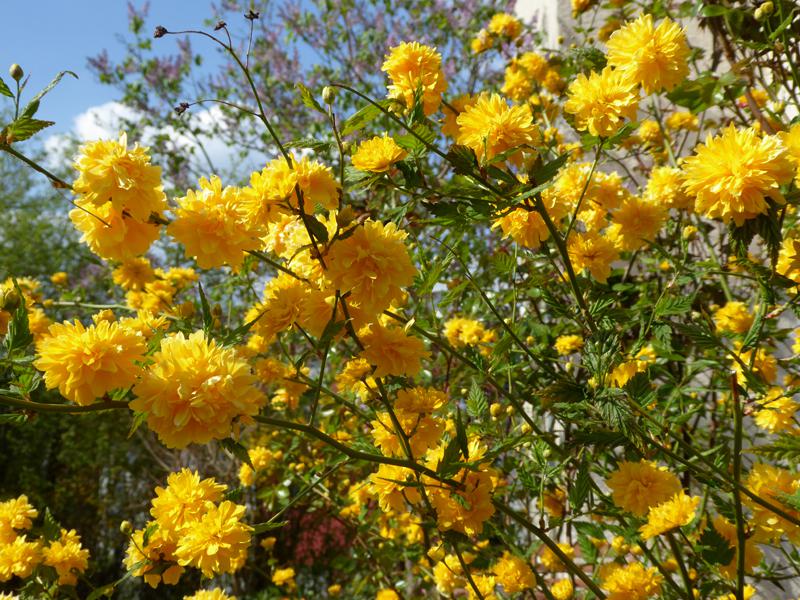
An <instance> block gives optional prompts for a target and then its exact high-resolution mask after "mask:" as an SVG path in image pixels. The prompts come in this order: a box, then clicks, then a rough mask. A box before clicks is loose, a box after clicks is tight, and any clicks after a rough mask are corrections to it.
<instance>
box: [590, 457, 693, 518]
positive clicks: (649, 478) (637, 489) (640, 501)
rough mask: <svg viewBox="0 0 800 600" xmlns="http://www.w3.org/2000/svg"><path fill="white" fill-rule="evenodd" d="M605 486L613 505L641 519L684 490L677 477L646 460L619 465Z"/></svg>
mask: <svg viewBox="0 0 800 600" xmlns="http://www.w3.org/2000/svg"><path fill="white" fill-rule="evenodd" d="M606 484H607V485H608V487H609V488H611V498H612V500H613V501H614V504H615V505H617V506H618V507H619V508H621V509H623V510H627V511H628V512H632V513H633V514H635V515H636V516H639V517H641V516H644V515H645V514H647V511H648V510H649V509H650V508H651V507H653V506H656V505H657V504H661V503H662V502H666V501H667V500H669V499H670V498H671V497H673V496H674V495H675V494H677V493H678V492H680V490H681V482H680V481H679V480H678V478H677V477H676V476H675V475H673V474H672V473H670V472H669V471H667V470H666V469H664V468H660V467H657V466H656V464H655V463H653V462H650V461H646V460H642V461H639V462H638V463H634V462H628V461H623V462H621V463H619V465H618V467H617V470H616V471H614V472H613V473H611V475H610V476H609V477H608V479H607V480H606Z"/></svg>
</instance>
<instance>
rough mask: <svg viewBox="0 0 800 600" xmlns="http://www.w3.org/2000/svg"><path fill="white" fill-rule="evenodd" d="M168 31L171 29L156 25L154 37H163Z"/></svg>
mask: <svg viewBox="0 0 800 600" xmlns="http://www.w3.org/2000/svg"><path fill="white" fill-rule="evenodd" d="M168 33H169V31H167V28H166V27H162V26H161V25H159V26H157V27H156V30H155V32H154V33H153V37H154V38H156V39H158V38H162V37H164V36H165V35H167V34H168Z"/></svg>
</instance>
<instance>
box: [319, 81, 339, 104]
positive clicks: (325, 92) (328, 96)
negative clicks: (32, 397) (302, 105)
mask: <svg viewBox="0 0 800 600" xmlns="http://www.w3.org/2000/svg"><path fill="white" fill-rule="evenodd" d="M334 100H336V88H335V87H331V86H329V85H326V86H325V87H324V88H322V101H323V102H324V103H325V104H333V101H334Z"/></svg>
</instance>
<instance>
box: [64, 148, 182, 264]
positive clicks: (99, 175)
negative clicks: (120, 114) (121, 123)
mask: <svg viewBox="0 0 800 600" xmlns="http://www.w3.org/2000/svg"><path fill="white" fill-rule="evenodd" d="M74 167H75V169H76V170H77V171H78V173H79V176H78V178H77V179H76V180H75V181H74V182H73V184H72V189H73V191H74V192H75V193H76V194H78V195H79V199H78V200H77V201H76V202H75V206H76V208H75V209H73V210H72V211H71V212H70V218H71V219H72V221H73V223H74V224H75V226H76V227H77V228H78V230H79V231H80V232H81V233H82V234H83V236H82V238H81V240H82V241H84V242H86V243H87V245H88V246H89V248H91V250H92V251H93V252H94V253H96V254H97V255H98V256H100V257H102V258H106V259H111V260H125V259H126V258H132V257H134V256H136V255H139V254H143V253H144V252H146V251H147V249H148V248H149V247H150V244H152V243H153V242H154V241H155V240H156V239H157V238H158V225H157V224H155V222H151V221H150V219H151V215H153V214H154V215H155V216H156V217H158V216H159V214H160V213H161V212H163V211H164V210H166V208H167V204H166V197H165V196H164V191H163V186H162V184H161V168H160V167H156V166H153V165H151V164H150V155H149V154H148V149H147V148H143V147H140V146H139V145H138V144H136V145H134V147H133V148H131V149H129V148H128V138H127V134H124V133H123V134H121V135H120V137H119V140H118V141H114V140H100V141H96V142H91V143H88V144H85V145H83V146H81V148H80V150H79V156H78V159H77V161H76V162H75V165H74Z"/></svg>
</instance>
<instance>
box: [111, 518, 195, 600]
mask: <svg viewBox="0 0 800 600" xmlns="http://www.w3.org/2000/svg"><path fill="white" fill-rule="evenodd" d="M145 530H150V535H149V536H148V537H147V543H145V535H144V534H145ZM175 561H176V557H175V541H174V540H172V539H170V538H169V537H168V536H167V535H166V534H165V532H164V531H161V530H160V529H159V528H158V524H157V523H148V524H147V526H146V528H145V529H138V530H137V531H134V532H133V535H131V543H130V544H128V549H127V550H126V551H125V560H124V563H125V566H126V567H127V569H128V570H129V571H132V574H133V576H134V577H142V578H144V580H145V583H147V585H149V586H150V587H151V588H154V589H155V588H157V587H158V584H160V583H164V584H166V585H175V584H176V583H178V580H179V579H180V578H181V575H182V574H183V571H184V569H183V567H182V566H180V565H178V564H176V563H175ZM134 567H135V568H134Z"/></svg>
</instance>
